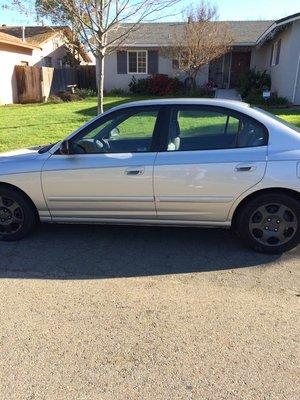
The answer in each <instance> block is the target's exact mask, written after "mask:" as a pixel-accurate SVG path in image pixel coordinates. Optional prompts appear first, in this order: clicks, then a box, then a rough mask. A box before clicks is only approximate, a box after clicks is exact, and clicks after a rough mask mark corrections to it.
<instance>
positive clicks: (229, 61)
mask: <svg viewBox="0 0 300 400" xmlns="http://www.w3.org/2000/svg"><path fill="white" fill-rule="evenodd" d="M251 51H252V50H251V47H235V48H233V49H232V51H230V52H229V53H226V54H224V55H223V56H222V57H220V58H218V59H217V60H214V61H212V62H211V63H210V64H209V74H208V76H209V80H210V81H212V82H214V83H215V85H216V86H217V87H218V88H219V89H234V88H236V87H237V86H238V82H239V79H240V76H241V74H242V73H243V72H245V71H247V70H249V69H250V62H251Z"/></svg>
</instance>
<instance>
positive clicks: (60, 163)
mask: <svg viewBox="0 0 300 400" xmlns="http://www.w3.org/2000/svg"><path fill="white" fill-rule="evenodd" d="M159 114H160V111H159V108H158V107H154V108H153V107H151V108H140V107H132V108H130V109H124V110H120V111H116V112H114V113H111V114H109V115H107V116H106V117H102V118H99V119H98V120H97V121H95V122H94V123H92V124H90V125H88V126H87V127H86V128H84V129H83V130H82V132H80V133H79V134H77V135H76V136H75V137H74V138H73V139H71V140H70V144H69V145H70V149H71V154H68V155H62V154H59V153H57V154H53V155H52V156H51V157H50V158H49V159H48V160H47V161H46V163H45V165H44V168H43V171H42V185H43V191H44V195H45V198H46V201H47V204H48V207H49V210H50V213H51V215H52V218H53V220H57V221H59V220H63V221H66V220H68V219H72V220H78V221H94V220H99V219H108V220H110V219H134V218H138V219H141V218H142V219H144V218H145V219H147V218H153V217H155V216H156V211H155V205H154V196H153V164H154V159H155V157H156V154H157V153H156V151H155V138H156V136H157V135H158V133H159V123H158V121H159Z"/></svg>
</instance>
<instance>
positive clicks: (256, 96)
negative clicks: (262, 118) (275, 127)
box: [244, 92, 289, 107]
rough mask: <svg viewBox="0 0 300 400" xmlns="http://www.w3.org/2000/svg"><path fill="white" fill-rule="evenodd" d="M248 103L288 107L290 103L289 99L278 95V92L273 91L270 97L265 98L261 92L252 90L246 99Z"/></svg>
mask: <svg viewBox="0 0 300 400" xmlns="http://www.w3.org/2000/svg"><path fill="white" fill-rule="evenodd" d="M244 100H245V101H246V102H247V103H250V104H255V105H262V106H266V107H272V106H279V107H280V106H281V107H286V106H288V105H289V101H288V99H287V98H286V97H278V96H277V94H276V93H272V94H271V97H270V98H269V99H266V100H265V99H264V98H263V96H262V94H261V93H258V92H251V93H250V94H249V95H248V96H247V97H245V99H244Z"/></svg>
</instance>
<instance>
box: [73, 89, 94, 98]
mask: <svg viewBox="0 0 300 400" xmlns="http://www.w3.org/2000/svg"><path fill="white" fill-rule="evenodd" d="M75 93H76V94H78V96H79V97H81V98H82V99H85V98H86V97H95V96H97V92H95V90H93V89H87V88H85V89H78V88H75Z"/></svg>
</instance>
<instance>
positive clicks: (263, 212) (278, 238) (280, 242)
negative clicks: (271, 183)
mask: <svg viewBox="0 0 300 400" xmlns="http://www.w3.org/2000/svg"><path fill="white" fill-rule="evenodd" d="M237 231H238V234H239V236H240V237H241V238H242V239H243V240H244V241H245V243H246V244H248V245H249V246H250V247H252V248H253V249H254V250H256V251H259V252H262V253H269V254H272V253H275V254H276V253H277V254H278V253H282V252H284V251H287V250H290V249H292V248H293V247H295V246H297V244H298V243H299V241H300V202H299V201H297V200H296V199H294V198H293V197H291V196H288V195H286V194H265V195H261V196H258V197H256V198H254V199H251V200H250V201H249V202H248V203H247V204H246V205H245V206H244V207H243V208H242V210H241V211H240V213H239V218H238V221H237Z"/></svg>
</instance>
